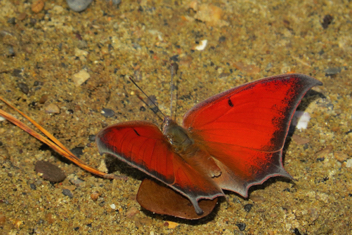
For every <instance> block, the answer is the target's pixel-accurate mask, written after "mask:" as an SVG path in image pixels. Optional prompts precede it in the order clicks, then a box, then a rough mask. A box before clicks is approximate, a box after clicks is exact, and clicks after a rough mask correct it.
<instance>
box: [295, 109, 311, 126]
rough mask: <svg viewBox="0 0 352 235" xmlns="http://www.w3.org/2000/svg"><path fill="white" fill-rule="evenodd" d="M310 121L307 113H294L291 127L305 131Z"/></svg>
mask: <svg viewBox="0 0 352 235" xmlns="http://www.w3.org/2000/svg"><path fill="white" fill-rule="evenodd" d="M309 121H310V115H309V113H307V112H302V111H296V112H295V114H294V115H293V118H292V125H293V126H296V128H297V129H298V130H302V129H307V126H308V123H309Z"/></svg>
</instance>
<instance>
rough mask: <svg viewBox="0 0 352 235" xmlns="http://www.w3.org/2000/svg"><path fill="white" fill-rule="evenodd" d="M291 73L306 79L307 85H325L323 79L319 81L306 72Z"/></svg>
mask: <svg viewBox="0 0 352 235" xmlns="http://www.w3.org/2000/svg"><path fill="white" fill-rule="evenodd" d="M291 75H292V76H296V77H299V78H301V79H302V81H305V83H306V85H308V86H309V87H313V86H322V85H323V83H322V82H321V81H319V80H317V79H315V78H313V77H311V76H308V75H305V74H300V73H295V74H291Z"/></svg>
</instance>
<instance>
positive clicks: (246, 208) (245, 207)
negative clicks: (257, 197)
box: [243, 204, 253, 212]
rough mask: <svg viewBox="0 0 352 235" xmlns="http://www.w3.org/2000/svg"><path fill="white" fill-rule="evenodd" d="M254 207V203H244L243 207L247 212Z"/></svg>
mask: <svg viewBox="0 0 352 235" xmlns="http://www.w3.org/2000/svg"><path fill="white" fill-rule="evenodd" d="M252 207H253V204H246V205H244V207H243V208H244V210H245V211H246V212H250V211H251V209H252Z"/></svg>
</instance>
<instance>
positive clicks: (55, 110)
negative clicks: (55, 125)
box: [44, 104, 60, 114]
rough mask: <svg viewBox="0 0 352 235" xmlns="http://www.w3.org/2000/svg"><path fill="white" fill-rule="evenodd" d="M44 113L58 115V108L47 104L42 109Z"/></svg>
mask: <svg viewBox="0 0 352 235" xmlns="http://www.w3.org/2000/svg"><path fill="white" fill-rule="evenodd" d="M44 110H45V112H46V113H50V114H54V113H60V108H59V107H58V106H57V105H56V104H49V105H48V106H46V107H45V108H44Z"/></svg>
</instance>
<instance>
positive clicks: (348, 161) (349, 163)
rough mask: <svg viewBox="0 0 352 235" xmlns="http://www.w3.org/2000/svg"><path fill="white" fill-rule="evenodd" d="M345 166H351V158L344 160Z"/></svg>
mask: <svg viewBox="0 0 352 235" xmlns="http://www.w3.org/2000/svg"><path fill="white" fill-rule="evenodd" d="M346 167H348V168H351V167H352V158H351V159H348V160H347V161H346Z"/></svg>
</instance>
